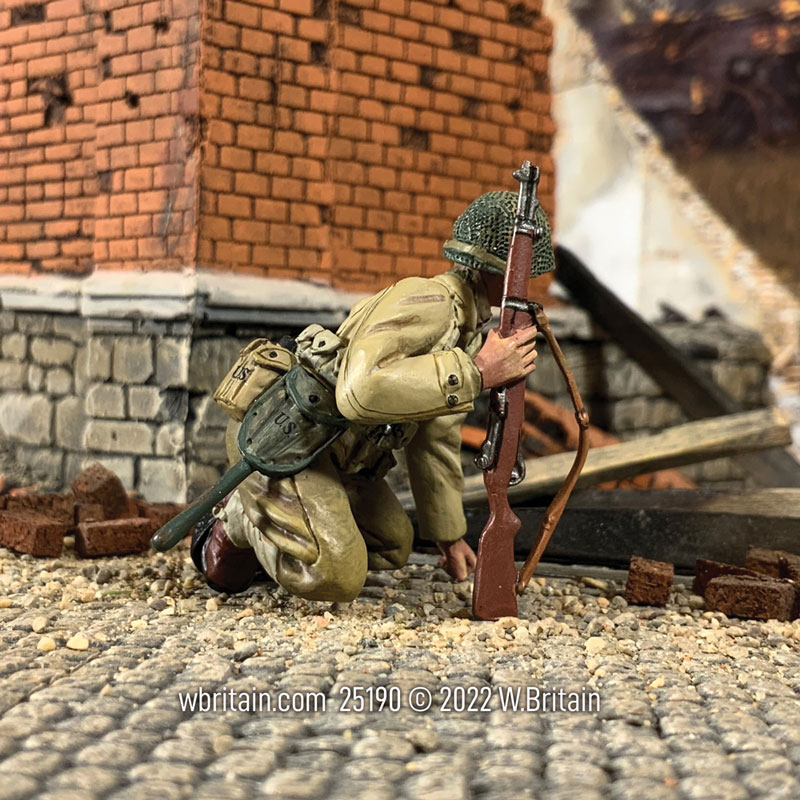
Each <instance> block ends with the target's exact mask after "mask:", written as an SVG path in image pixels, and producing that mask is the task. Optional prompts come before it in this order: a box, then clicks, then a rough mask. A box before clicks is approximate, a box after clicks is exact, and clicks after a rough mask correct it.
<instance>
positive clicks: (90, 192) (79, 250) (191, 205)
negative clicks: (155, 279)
mask: <svg viewBox="0 0 800 800" xmlns="http://www.w3.org/2000/svg"><path fill="white" fill-rule="evenodd" d="M166 5H167V6H168V11H169V15H168V16H167V15H165V13H164V8H165V3H163V2H160V1H159V0H155V1H154V2H126V1H125V0H94V2H93V1H92V0H83V2H82V1H81V0H48V1H47V2H42V3H30V2H25V3H20V2H12V3H7V4H6V8H4V9H3V10H0V99H2V101H3V105H4V107H5V112H4V113H3V114H2V115H0V167H2V168H1V169H0V271H6V272H8V271H17V272H26V271H33V272H40V271H54V272H69V273H85V272H87V271H89V270H90V269H91V268H92V266H93V265H94V264H96V265H97V266H98V267H101V268H107V267H113V268H134V269H135V268H158V269H164V268H177V267H181V266H183V265H185V264H186V263H194V256H195V235H196V234H195V231H196V215H195V206H196V190H195V186H196V177H195V174H194V173H195V169H196V168H195V162H196V160H197V146H196V143H197V140H198V136H197V130H198V115H197V89H196V86H197V75H196V69H197V56H198V49H199V48H198V33H199V27H200V19H199V0H170V2H169V3H168V4H166Z"/></svg>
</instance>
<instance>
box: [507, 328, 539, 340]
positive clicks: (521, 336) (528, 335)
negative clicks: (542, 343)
mask: <svg viewBox="0 0 800 800" xmlns="http://www.w3.org/2000/svg"><path fill="white" fill-rule="evenodd" d="M536 333H537V330H536V326H535V325H529V326H528V327H527V328H523V329H522V330H519V331H517V332H516V333H513V334H512V338H514V339H515V340H516V342H517V343H518V344H527V343H528V342H530V341H533V340H534V339H535V338H536Z"/></svg>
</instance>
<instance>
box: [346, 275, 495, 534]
mask: <svg viewBox="0 0 800 800" xmlns="http://www.w3.org/2000/svg"><path fill="white" fill-rule="evenodd" d="M490 315H491V309H490V307H489V303H488V301H487V299H486V297H485V296H484V294H483V292H482V290H479V289H478V288H476V287H473V286H471V285H470V284H468V283H467V282H466V281H465V280H464V279H463V278H462V277H461V276H460V275H459V274H458V273H457V272H448V273H445V274H444V275H439V276H437V277H435V278H406V279H404V280H401V281H399V282H398V283H396V284H394V285H393V286H391V287H389V288H388V289H386V290H384V291H383V292H380V293H378V294H377V295H374V296H373V297H369V298H367V299H365V300H362V301H361V302H360V303H358V304H357V305H356V306H355V307H354V308H353V310H352V311H351V312H350V315H349V316H348V318H347V319H346V320H345V322H344V323H343V324H342V325H341V327H340V328H339V330H338V331H337V334H338V336H339V337H340V338H341V339H342V340H343V342H344V344H345V345H346V347H345V351H344V356H343V358H342V362H341V366H340V369H339V377H338V381H337V384H336V404H337V406H338V408H339V411H340V412H341V413H342V414H343V415H344V416H345V417H347V418H348V419H349V420H350V421H351V422H355V423H358V424H360V425H365V426H375V425H386V424H397V423H410V424H408V425H407V426H405V430H406V436H405V437H404V440H403V442H402V444H403V445H404V447H405V454H406V460H407V464H408V473H409V480H410V483H411V489H412V492H413V494H414V500H415V502H416V506H417V519H418V521H419V527H420V535H421V536H422V537H423V538H425V539H429V540H433V541H454V540H456V539H459V538H461V537H462V536H463V535H464V533H465V532H466V521H465V518H464V510H463V506H462V500H461V495H462V491H463V483H464V477H463V473H462V469H461V456H460V452H461V430H460V428H461V423H462V422H463V420H464V416H465V415H466V412H467V411H469V410H470V409H472V406H473V402H474V400H475V398H476V397H477V396H478V394H479V393H480V391H481V376H480V372H479V371H478V368H477V367H476V366H475V362H474V361H473V356H474V355H475V354H476V353H477V351H478V350H479V349H480V346H481V330H482V328H483V326H484V324H485V323H486V322H487V320H488V319H489V317H490ZM409 437H410V438H409Z"/></svg>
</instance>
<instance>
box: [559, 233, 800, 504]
mask: <svg viewBox="0 0 800 800" xmlns="http://www.w3.org/2000/svg"><path fill="white" fill-rule="evenodd" d="M555 254H556V261H557V263H558V269H557V270H556V280H558V282H559V283H560V284H561V285H562V286H564V288H565V289H567V290H568V291H569V293H570V295H571V296H572V298H573V299H574V300H575V302H576V303H577V304H578V305H580V306H581V307H582V308H585V309H586V311H588V312H589V314H590V315H591V317H592V319H593V320H594V321H595V322H597V324H598V325H600V327H602V328H603V329H604V330H605V331H606V332H607V333H608V334H609V335H610V336H612V337H613V339H614V341H615V342H616V343H617V344H618V345H619V346H620V347H621V348H622V349H623V350H624V351H625V352H626V353H627V354H628V356H630V357H631V358H632V359H633V360H634V361H636V362H637V363H638V364H639V366H640V367H641V368H642V369H643V370H644V371H645V372H647V374H648V375H650V377H651V378H652V379H653V380H654V381H655V382H656V383H657V384H658V385H659V386H660V387H661V388H662V389H663V391H664V392H666V393H667V394H668V395H669V396H670V397H672V399H673V400H675V401H676V402H677V403H678V405H679V406H680V407H681V409H682V411H683V413H684V414H686V416H687V417H689V419H702V418H705V417H716V416H720V415H722V414H734V413H737V412H739V411H742V410H743V409H742V406H741V405H740V404H739V403H738V402H737V401H736V400H734V399H733V398H732V397H731V396H730V395H729V394H728V393H727V392H726V391H725V390H724V389H722V388H721V387H720V386H718V385H717V384H716V383H715V382H714V381H713V380H712V379H711V378H709V377H708V376H707V375H706V374H705V373H703V372H701V371H700V370H699V369H698V368H697V367H696V366H695V365H694V364H693V363H692V362H691V360H690V359H688V358H687V357H686V355H685V354H683V353H681V351H680V350H678V348H676V347H675V346H674V345H673V344H672V343H671V342H670V341H669V340H667V339H666V338H665V337H664V336H662V335H661V334H660V333H659V332H658V331H657V330H656V329H655V328H653V326H652V325H649V324H648V323H647V322H645V320H644V319H642V317H640V316H639V315H638V314H637V313H636V312H635V311H633V309H631V308H629V307H628V306H627V305H625V303H623V302H622V301H621V300H620V299H619V298H618V297H617V296H616V295H615V294H614V293H613V292H611V291H610V290H609V289H608V288H607V287H606V286H604V285H603V284H602V283H601V282H600V281H599V280H598V279H597V278H596V277H595V276H594V275H593V274H592V272H591V271H590V270H589V268H588V267H587V266H586V265H585V264H584V263H583V262H582V261H581V260H580V259H579V258H578V257H577V256H576V255H575V254H574V253H572V252H570V251H569V250H567V249H566V248H565V247H561V246H558V247H556V248H555ZM737 460H738V461H740V462H741V465H742V466H743V467H744V468H745V469H746V470H747V472H748V473H749V474H750V475H751V477H752V478H753V480H754V481H756V482H757V483H758V484H759V485H762V486H793V487H796V488H800V464H798V463H797V461H796V460H795V459H794V458H793V457H792V456H791V454H789V453H788V452H786V451H781V450H775V451H773V452H770V453H757V454H749V455H743V456H741V458H739V459H737Z"/></svg>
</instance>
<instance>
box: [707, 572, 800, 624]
mask: <svg viewBox="0 0 800 800" xmlns="http://www.w3.org/2000/svg"><path fill="white" fill-rule="evenodd" d="M796 591H797V590H796V588H795V586H794V585H793V584H791V583H789V582H788V581H781V580H776V579H774V578H770V577H764V576H758V577H755V578H753V577H750V576H747V575H721V576H720V577H718V578H713V579H712V580H711V581H710V582H709V584H708V586H707V587H706V594H705V597H706V607H707V608H708V610H709V611H721V612H722V613H723V614H726V615H727V616H729V617H739V618H740V619H777V620H781V621H784V622H785V621H787V620H790V619H792V615H793V613H794V608H795V595H796Z"/></svg>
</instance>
